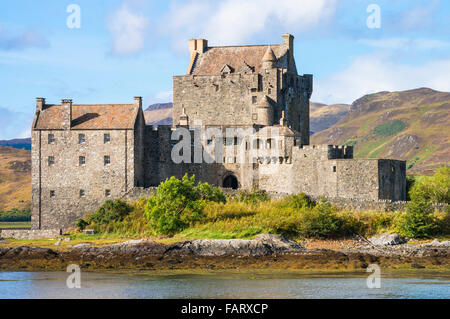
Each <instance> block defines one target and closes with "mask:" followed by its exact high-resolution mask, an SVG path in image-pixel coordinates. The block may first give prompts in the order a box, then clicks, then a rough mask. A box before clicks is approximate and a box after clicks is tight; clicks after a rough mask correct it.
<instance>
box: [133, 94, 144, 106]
mask: <svg viewBox="0 0 450 319" xmlns="http://www.w3.org/2000/svg"><path fill="white" fill-rule="evenodd" d="M134 105H136V106H139V107H142V97H141V96H135V97H134Z"/></svg>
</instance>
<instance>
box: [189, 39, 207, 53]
mask: <svg viewBox="0 0 450 319" xmlns="http://www.w3.org/2000/svg"><path fill="white" fill-rule="evenodd" d="M207 50H208V40H205V39H190V40H189V52H191V54H194V53H198V54H202V53H205V52H206V51H207Z"/></svg>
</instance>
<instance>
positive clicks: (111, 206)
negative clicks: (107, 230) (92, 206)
mask: <svg viewBox="0 0 450 319" xmlns="http://www.w3.org/2000/svg"><path fill="white" fill-rule="evenodd" d="M131 211H132V207H131V206H130V205H128V204H127V202H125V201H124V200H122V199H116V200H114V201H112V200H108V201H106V202H105V203H104V204H103V205H102V206H101V207H100V208H99V209H97V211H96V212H95V213H93V214H91V215H89V217H88V219H87V222H88V224H94V225H96V226H106V225H108V224H109V223H111V222H115V221H121V220H123V218H124V217H125V216H127V215H128V214H129V213H130V212H131Z"/></svg>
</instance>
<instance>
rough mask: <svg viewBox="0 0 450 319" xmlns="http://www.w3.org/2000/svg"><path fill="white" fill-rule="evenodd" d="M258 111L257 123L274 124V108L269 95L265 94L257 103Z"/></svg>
mask: <svg viewBox="0 0 450 319" xmlns="http://www.w3.org/2000/svg"><path fill="white" fill-rule="evenodd" d="M256 113H257V114H258V121H257V124H259V125H273V109H272V105H271V104H270V102H269V98H268V97H267V95H264V96H263V98H262V99H261V101H259V103H258V104H257V105H256Z"/></svg>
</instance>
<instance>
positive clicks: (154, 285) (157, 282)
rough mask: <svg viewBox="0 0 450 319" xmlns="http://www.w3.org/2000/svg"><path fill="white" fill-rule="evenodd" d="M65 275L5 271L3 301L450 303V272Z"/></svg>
mask: <svg viewBox="0 0 450 319" xmlns="http://www.w3.org/2000/svg"><path fill="white" fill-rule="evenodd" d="M68 275H69V274H68V273H64V272H0V298H1V299H5V298H7V299H11V298H158V299H161V298H211V299H213V298H250V299H251V298H450V273H442V272H441V273H437V272H434V273H433V272H401V273H399V272H397V273H389V274H384V275H383V277H382V279H381V289H368V288H367V286H366V278H367V275H368V274H366V273H345V274H342V273H335V274H333V273H326V274H323V273H322V274H306V273H279V272H278V273H272V274H249V273H246V274H239V273H217V272H216V273H206V274H201V275H200V274H179V273H178V274H176V273H168V274H158V275H156V274H154V273H144V272H139V273H82V275H81V285H82V287H81V289H68V288H67V286H66V279H67V277H68Z"/></svg>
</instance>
